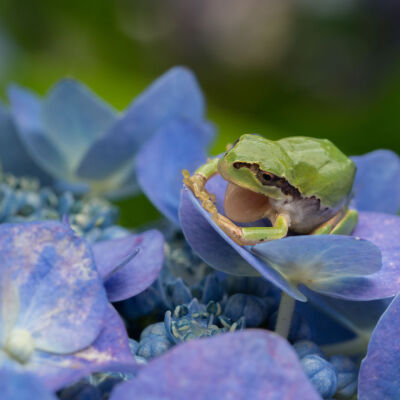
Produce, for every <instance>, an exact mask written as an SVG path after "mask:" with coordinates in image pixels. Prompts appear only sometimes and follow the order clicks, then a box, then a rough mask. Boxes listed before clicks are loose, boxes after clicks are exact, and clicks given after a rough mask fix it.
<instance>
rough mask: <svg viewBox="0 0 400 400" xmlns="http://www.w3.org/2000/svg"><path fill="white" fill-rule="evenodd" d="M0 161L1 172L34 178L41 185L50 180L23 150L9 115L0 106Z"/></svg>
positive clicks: (23, 147)
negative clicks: (38, 180)
mask: <svg viewBox="0 0 400 400" xmlns="http://www.w3.org/2000/svg"><path fill="white" fill-rule="evenodd" d="M0 160H1V167H2V169H3V171H5V172H10V173H12V174H14V175H17V176H24V175H25V176H26V175H30V176H35V177H37V178H39V179H40V181H41V182H42V183H43V184H48V183H50V181H51V178H50V177H49V176H48V175H47V174H46V173H45V172H44V171H43V170H42V169H41V168H39V167H38V166H37V165H36V164H35V163H34V162H33V160H32V158H31V156H30V155H29V154H28V152H27V151H26V149H25V146H24V144H23V143H22V142H21V139H20V137H19V135H18V132H17V128H16V126H15V124H14V122H13V120H12V119H11V115H10V113H9V112H8V110H6V109H5V108H4V107H3V106H2V105H1V104H0Z"/></svg>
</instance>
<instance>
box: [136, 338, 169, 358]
mask: <svg viewBox="0 0 400 400" xmlns="http://www.w3.org/2000/svg"><path fill="white" fill-rule="evenodd" d="M170 347H172V343H171V342H170V341H169V339H168V338H166V337H164V336H156V335H149V336H147V337H145V338H144V339H143V340H141V341H140V343H139V347H138V349H137V351H136V354H137V355H138V356H140V357H143V358H145V359H146V360H148V359H150V358H153V357H156V356H159V355H160V354H163V353H165V352H166V351H167V350H168V349H169V348H170Z"/></svg>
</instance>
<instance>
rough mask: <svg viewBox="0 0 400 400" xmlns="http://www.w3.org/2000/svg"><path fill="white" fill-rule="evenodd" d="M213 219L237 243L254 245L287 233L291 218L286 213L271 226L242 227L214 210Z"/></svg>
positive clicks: (279, 237) (281, 236) (278, 217)
mask: <svg viewBox="0 0 400 400" xmlns="http://www.w3.org/2000/svg"><path fill="white" fill-rule="evenodd" d="M212 219H213V221H214V222H215V223H216V224H217V225H218V226H219V227H220V228H221V229H222V230H223V231H224V232H225V233H226V234H227V235H228V236H229V237H230V238H231V239H232V240H233V241H235V242H236V243H237V244H239V245H241V246H252V245H256V244H259V243H262V242H266V241H268V240H275V239H281V238H283V237H285V236H286V235H287V232H288V229H289V220H288V218H287V217H286V216H285V215H282V214H280V215H278V216H277V218H276V221H275V223H274V225H273V226H271V227H266V226H265V227H264V226H260V227H240V226H238V225H236V224H234V223H233V222H232V221H231V220H230V219H228V218H227V217H225V216H223V215H221V214H219V213H217V212H214V214H212Z"/></svg>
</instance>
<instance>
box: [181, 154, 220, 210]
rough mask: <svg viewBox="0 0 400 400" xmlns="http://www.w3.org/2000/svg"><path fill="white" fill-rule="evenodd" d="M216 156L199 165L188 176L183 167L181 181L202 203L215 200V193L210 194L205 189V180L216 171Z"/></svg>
mask: <svg viewBox="0 0 400 400" xmlns="http://www.w3.org/2000/svg"><path fill="white" fill-rule="evenodd" d="M218 161H219V159H218V158H212V159H209V160H208V161H207V163H206V164H204V165H202V166H201V167H199V168H198V169H197V170H196V171H195V173H194V174H193V175H192V176H190V173H189V171H187V170H186V169H184V170H183V171H182V174H183V183H184V184H185V185H186V186H187V187H188V188H190V190H191V191H192V192H193V194H194V195H195V196H196V197H197V198H198V199H200V200H201V201H202V202H203V207H204V203H205V202H207V201H208V200H211V201H212V202H215V195H213V194H210V193H209V192H208V191H207V190H206V189H205V186H206V183H207V181H208V180H209V179H210V178H211V177H213V176H214V175H215V174H216V173H217V172H218Z"/></svg>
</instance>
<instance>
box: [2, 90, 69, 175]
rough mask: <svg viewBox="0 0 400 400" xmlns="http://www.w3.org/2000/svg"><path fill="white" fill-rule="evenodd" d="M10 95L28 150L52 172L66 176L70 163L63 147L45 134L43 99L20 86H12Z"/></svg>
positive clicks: (14, 116)
mask: <svg viewBox="0 0 400 400" xmlns="http://www.w3.org/2000/svg"><path fill="white" fill-rule="evenodd" d="M8 96H9V99H10V105H11V114H12V116H13V119H14V121H15V124H16V126H17V129H18V133H19V136H20V139H21V141H22V143H23V144H24V146H25V148H26V151H27V152H28V153H29V155H30V156H31V157H32V159H33V160H34V161H35V162H36V163H37V164H38V165H39V166H40V167H41V168H43V169H44V170H45V171H46V172H47V173H48V174H50V175H52V176H57V177H60V178H62V177H63V176H64V177H65V176H66V175H67V174H68V165H67V162H66V160H65V159H64V157H63V155H62V153H61V151H60V150H59V149H58V148H57V147H56V146H55V144H54V143H52V142H51V140H50V139H49V138H48V137H47V136H46V135H45V132H44V127H43V121H42V112H43V106H42V103H41V101H40V99H39V98H37V97H36V96H35V95H34V94H33V93H31V92H29V91H27V90H24V89H21V88H19V87H18V86H11V87H9V89H8Z"/></svg>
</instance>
